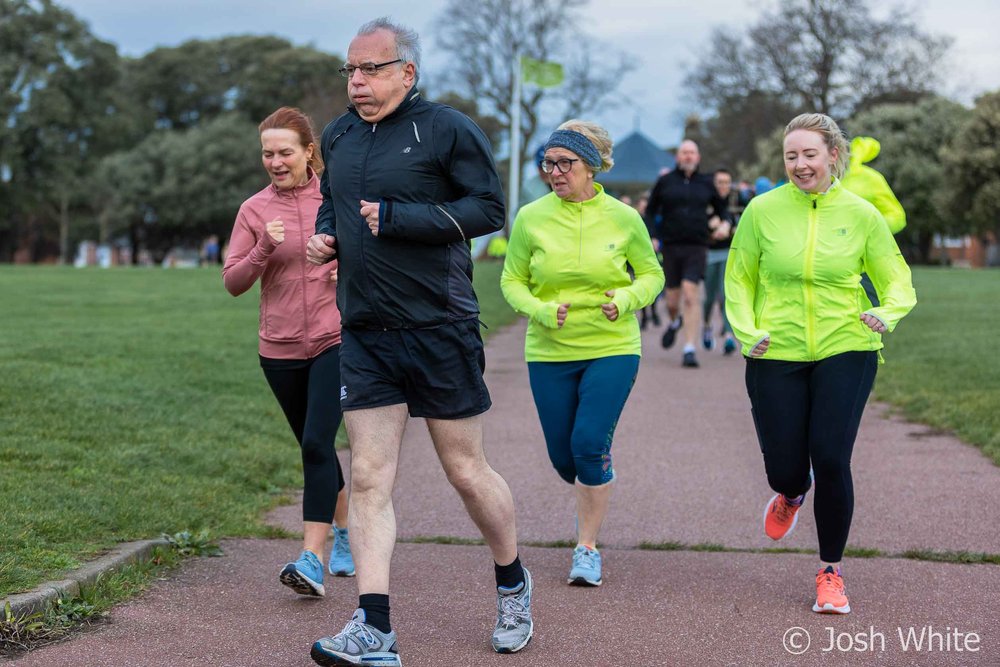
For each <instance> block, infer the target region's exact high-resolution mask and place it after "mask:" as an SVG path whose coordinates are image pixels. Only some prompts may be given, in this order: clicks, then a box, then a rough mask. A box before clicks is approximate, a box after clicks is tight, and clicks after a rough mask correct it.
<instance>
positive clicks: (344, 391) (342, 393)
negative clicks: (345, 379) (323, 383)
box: [340, 386, 347, 400]
mask: <svg viewBox="0 0 1000 667" xmlns="http://www.w3.org/2000/svg"><path fill="white" fill-rule="evenodd" d="M345 398H347V387H346V386H344V387H341V388H340V400H344V399H345Z"/></svg>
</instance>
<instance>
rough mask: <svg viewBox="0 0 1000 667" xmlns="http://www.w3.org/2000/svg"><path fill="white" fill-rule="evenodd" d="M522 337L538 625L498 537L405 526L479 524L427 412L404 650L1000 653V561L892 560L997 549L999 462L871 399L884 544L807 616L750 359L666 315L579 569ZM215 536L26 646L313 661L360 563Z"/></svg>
mask: <svg viewBox="0 0 1000 667" xmlns="http://www.w3.org/2000/svg"><path fill="white" fill-rule="evenodd" d="M523 336H524V328H523V324H519V325H515V326H512V327H510V328H509V329H506V330H504V331H501V332H499V333H497V334H496V335H495V336H493V337H492V338H491V339H490V341H489V344H488V348H487V363H488V369H487V382H488V384H489V386H490V391H491V394H492V396H493V400H494V407H493V409H492V410H491V411H490V413H488V415H487V417H486V448H487V455H488V458H489V460H490V462H491V463H492V464H493V465H494V467H495V468H496V469H497V470H498V471H499V472H500V473H501V474H502V475H503V476H504V477H505V479H506V480H507V481H508V483H509V484H510V487H511V489H512V492H513V494H514V498H515V504H516V507H517V523H518V533H519V538H520V540H521V542H522V543H523V544H526V545H528V546H524V547H523V548H522V559H523V561H524V563H525V564H526V565H527V567H528V568H529V569H531V570H532V573H533V575H534V577H535V580H536V584H537V590H536V597H535V609H534V611H535V619H536V635H535V638H534V639H533V641H532V643H531V644H530V645H529V647H528V648H526V649H525V650H524V651H523V652H521V653H519V654H516V655H511V656H499V655H496V654H494V653H493V652H492V651H491V650H490V648H489V643H488V641H489V634H490V631H491V629H492V623H493V619H494V617H495V606H494V604H495V603H494V589H493V581H492V569H491V562H490V558H489V552H488V550H487V549H486V548H485V547H483V546H465V545H453V544H443V543H414V542H413V541H414V540H417V539H418V538H419V539H422V540H427V539H430V540H436V541H437V542H444V541H446V540H447V538H477V537H478V533H477V531H476V529H475V527H474V526H473V525H472V523H471V521H469V519H468V517H467V516H466V514H465V512H464V510H463V508H462V505H461V503H460V501H459V499H458V496H457V495H456V494H455V493H454V491H453V490H452V489H451V488H450V487H449V486H448V484H447V482H446V480H445V477H444V475H443V473H442V472H441V470H440V466H439V464H438V463H437V461H436V458H435V455H434V452H433V448H432V446H431V443H430V439H429V437H428V434H427V430H426V427H425V426H424V425H423V424H422V423H421V422H419V421H411V423H410V424H409V426H408V428H407V433H406V437H405V440H404V446H403V453H402V458H401V463H400V473H399V478H398V482H397V488H396V492H395V494H394V499H395V507H396V512H397V517H398V526H399V537H400V539H401V543H400V544H398V545H397V548H396V553H395V557H394V560H393V574H392V577H393V580H392V587H393V590H392V609H393V612H392V613H393V623H394V626H395V629H396V630H397V633H398V635H399V642H400V649H401V656H402V660H403V664H404V665H408V666H421V667H422V666H436V665H493V664H497V665H499V664H505V665H510V666H514V665H532V666H534V665H569V664H587V665H636V666H639V665H642V666H646V665H814V664H838V665H839V664H846V665H998V664H1000V614H998V612H997V610H998V609H1000V566H997V565H963V564H956V563H932V562H921V561H915V560H909V559H903V558H898V557H892V556H894V555H898V554H901V553H902V552H904V551H907V550H912V549H917V550H929V551H935V552H954V551H976V552H987V553H992V554H998V553H1000V522H998V518H997V510H998V509H1000V468H998V467H996V466H994V465H993V464H992V463H991V462H989V461H988V460H987V459H986V458H985V457H983V456H982V455H981V454H980V453H979V452H978V451H977V450H976V449H974V448H973V447H970V446H968V445H966V444H964V443H961V442H959V441H957V440H955V439H954V438H953V437H951V436H948V435H945V434H939V433H935V432H933V431H931V430H929V429H928V428H927V427H924V426H920V425H915V424H910V423H907V422H905V421H903V420H901V419H898V418H895V417H893V416H891V415H890V414H888V413H887V410H886V408H885V407H884V406H880V405H877V404H874V405H869V407H868V410H867V412H866V415H865V418H864V420H863V422H862V426H861V431H860V434H859V437H858V442H857V446H856V448H855V455H854V464H853V471H854V480H855V491H856V497H857V500H856V510H855V517H854V525H853V529H852V533H851V539H850V546H852V547H855V548H865V549H876V550H878V552H879V554H880V555H879V556H878V557H874V558H860V557H859V558H847V559H846V560H845V579H846V582H847V586H848V594H849V595H850V596H851V606H852V608H853V609H854V611H853V613H852V614H850V615H848V616H843V617H839V616H826V615H817V614H813V613H812V612H811V611H810V606H811V604H812V601H813V597H814V585H813V577H814V575H815V571H816V566H817V560H816V559H817V557H816V556H815V555H813V554H798V553H780V554H778V553H766V552H764V551H763V550H764V549H767V548H771V547H775V546H781V547H791V548H796V549H808V550H815V549H816V531H815V524H814V522H813V519H812V511H811V505H810V506H807V507H806V508H804V510H803V511H802V515H801V517H802V518H801V520H800V522H799V525H798V527H797V528H796V531H795V533H793V535H791V536H790V537H789V538H788V539H787V540H783V541H782V542H781V543H780V544H775V543H774V542H771V541H770V540H768V539H767V538H766V537H765V536H763V533H762V527H761V516H762V513H763V507H764V504H765V502H766V500H767V498H768V497H769V495H770V491H769V489H768V487H767V483H766V480H765V478H764V470H763V464H762V461H761V456H760V451H759V448H758V447H757V443H756V438H755V435H754V430H753V424H752V422H751V418H750V414H749V403H748V401H747V398H746V393H745V389H744V386H743V375H742V374H743V366H744V362H743V361H742V360H741V359H740V358H738V357H724V356H723V355H722V354H721V353H720V352H717V351H713V352H704V351H700V352H699V357H700V359H701V362H702V367H701V368H699V369H686V368H682V367H681V365H680V350H679V349H671V350H662V349H661V348H659V345H658V342H659V331H656V330H652V331H649V332H647V333H646V334H645V336H646V338H645V340H644V357H643V362H642V365H641V367H640V371H639V378H638V381H637V383H636V386H635V389H634V390H633V394H632V397H631V399H630V401H629V404H628V406H627V407H626V410H625V413H624V415H623V416H622V419H621V421H620V423H619V427H618V432H617V435H616V439H615V445H614V448H613V450H612V453H613V455H614V457H615V458H614V460H615V469H616V471H617V475H618V481H617V483H616V484H617V486H616V489H615V495H614V498H613V500H612V507H611V511H610V513H609V516H608V519H607V522H606V525H605V529H604V531H603V533H602V553H603V555H604V559H605V583H604V585H603V586H602V587H601V588H598V589H582V588H576V587H570V586H567V585H566V583H565V577H566V572H567V571H568V568H569V558H570V552H569V549H568V548H565V547H554V546H551V543H552V542H556V541H564V540H570V539H572V538H573V518H574V514H573V496H572V489H571V488H570V487H569V485H567V484H565V483H563V482H562V481H560V479H559V478H558V476H557V475H556V474H555V472H554V471H553V470H552V469H551V466H550V465H549V463H548V460H547V457H546V454H545V447H544V444H543V441H542V437H541V430H540V427H539V425H538V419H537V417H536V414H535V410H534V404H533V403H532V399H531V393H530V390H529V388H528V380H527V372H526V368H525V364H524V360H523V354H522V345H523ZM889 363H891V358H890V359H889ZM341 455H342V456H343V457H344V458H343V460H344V461H345V462H346V461H347V453H346V452H341ZM807 502H808V501H807ZM300 512H301V508H300V507H299V506H297V505H290V506H287V507H284V508H281V509H279V510H277V511H275V512H274V513H272V514H271V515H270V516H269V520H270V521H272V522H274V523H276V524H278V525H281V526H284V527H286V528H287V529H288V530H290V531H292V532H299V531H300V530H301V519H300V517H301V514H300ZM531 545H534V546H531ZM656 545H660V546H666V547H669V549H670V550H654V549H653V548H652V547H653V546H656ZM223 547H224V550H225V556H224V557H221V558H204V559H196V560H193V561H191V562H189V563H187V564H185V565H184V566H183V567H182V568H181V569H180V570H179V571H178V572H177V573H175V574H173V575H171V576H170V577H169V578H168V579H166V580H165V581H162V582H158V583H157V584H156V585H155V586H153V588H152V589H151V590H150V591H149V592H148V593H147V594H145V595H143V596H142V597H140V598H139V599H136V600H134V601H132V602H130V603H127V604H124V605H121V606H119V607H118V608H116V609H115V610H113V611H112V613H111V614H110V617H109V620H108V622H107V623H105V624H101V625H98V626H97V627H95V628H93V629H91V630H88V631H87V632H85V633H83V634H80V635H77V636H75V637H74V638H72V639H70V640H68V641H65V642H62V643H60V644H57V645H53V646H49V647H46V648H42V649H38V650H36V651H33V652H32V653H30V654H27V655H24V656H21V657H19V658H18V659H16V660H15V661H14V663H16V664H18V665H25V666H29V665H45V666H60V665H74V666H78V665H93V666H95V667H96V666H99V665H109V666H110V665H115V666H119V665H275V666H278V665H302V666H305V665H310V664H313V663H312V662H311V660H310V659H309V657H308V652H309V646H310V644H311V642H312V641H313V640H315V639H316V638H318V637H320V636H323V635H327V634H333V633H335V632H336V631H338V630H339V629H340V627H342V625H343V624H344V623H345V622H346V620H347V619H348V618H349V617H350V614H351V612H352V611H353V609H354V606H355V605H356V600H357V597H356V595H357V591H356V587H355V582H354V580H353V579H336V580H333V581H329V580H328V581H327V590H328V593H327V597H326V598H324V599H321V600H315V599H302V598H299V597H297V596H295V595H294V594H292V593H291V592H290V591H289V590H287V589H285V588H284V587H282V586H281V585H280V584H279V583H278V581H277V572H278V570H279V569H280V567H281V565H282V564H283V563H284V562H285V561H287V560H289V559H291V558H293V557H294V556H295V555H296V553H297V551H298V549H299V543H298V542H297V541H296V540H232V541H226V542H224V544H223ZM806 634H808V645H807V641H806ZM918 640H920V646H919V650H918ZM800 651H801V653H799V652H800Z"/></svg>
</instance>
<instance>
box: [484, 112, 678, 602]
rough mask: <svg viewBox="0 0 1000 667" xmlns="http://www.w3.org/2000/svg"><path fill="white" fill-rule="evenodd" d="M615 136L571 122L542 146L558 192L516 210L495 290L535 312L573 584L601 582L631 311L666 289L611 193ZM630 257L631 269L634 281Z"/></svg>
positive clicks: (531, 334)
mask: <svg viewBox="0 0 1000 667" xmlns="http://www.w3.org/2000/svg"><path fill="white" fill-rule="evenodd" d="M611 148H612V143H611V137H609V136H608V133H607V132H606V131H605V130H604V129H603V128H601V127H600V126H598V125H596V124H594V123H589V122H585V121H577V120H574V121H567V122H566V123H563V124H562V125H561V126H560V127H559V129H558V130H556V131H555V132H553V133H552V136H550V137H549V140H548V141H547V142H546V145H545V158H544V160H543V161H542V164H541V167H542V170H543V171H544V172H545V173H547V174H549V181H550V184H551V185H552V189H553V192H551V193H549V194H548V195H546V196H544V197H542V198H541V199H538V200H536V201H534V202H532V203H531V204H528V205H527V206H525V207H524V208H522V209H521V211H520V212H519V213H518V214H517V218H516V219H515V221H514V229H513V232H512V234H511V238H510V244H509V245H508V246H507V257H506V260H505V262H504V269H503V275H502V277H501V278H500V286H501V288H502V289H503V294H504V297H505V298H506V299H507V301H508V302H509V303H510V305H511V306H512V307H513V308H514V309H515V310H516V311H518V312H519V313H522V314H524V315H527V316H528V317H529V318H530V323H529V324H528V333H527V336H526V339H525V349H524V356H525V359H526V360H527V362H528V374H529V377H530V380H531V393H532V395H533V396H534V399H535V407H536V408H537V409H538V418H539V421H540V422H541V424H542V432H543V433H544V435H545V444H546V446H547V448H548V453H549V459H550V460H551V462H552V465H553V467H554V468H555V469H556V472H558V473H559V476H560V477H562V479H563V480H564V481H566V482H568V483H569V484H573V485H574V488H575V493H576V506H577V521H578V523H577V546H576V548H575V549H574V550H573V559H572V566H571V568H570V573H569V578H568V582H569V583H571V584H578V585H585V586H600V585H601V583H602V581H603V577H602V560H601V554H600V553H599V552H598V551H597V537H598V532H599V531H600V528H601V524H602V523H603V522H604V517H605V515H606V514H607V509H608V501H609V500H610V497H611V487H612V482H614V479H615V472H614V468H613V467H612V464H611V442H612V439H613V438H614V432H615V426H616V424H617V423H618V417H619V416H620V415H621V412H622V409H623V408H624V407H625V401H626V400H627V399H628V395H629V393H630V392H631V390H632V385H633V383H634V382H635V377H636V373H637V372H638V370H639V355H640V352H641V340H640V338H639V322H638V320H637V319H636V317H635V316H634V315H633V313H634V311H636V310H639V309H640V308H642V307H644V306H647V305H649V304H650V303H652V302H653V299H655V298H656V295H657V294H659V293H660V291H661V290H662V289H663V269H662V268H660V264H659V262H658V261H657V260H656V255H655V253H654V252H653V245H652V242H651V241H650V240H649V233H648V232H647V231H646V226H645V224H644V223H643V221H642V218H641V217H640V216H639V214H638V213H637V212H636V211H635V209H633V208H632V207H631V206H628V205H626V204H623V203H622V202H620V201H618V200H617V199H615V198H614V197H611V196H609V195H607V194H605V192H604V189H603V188H602V187H601V185H600V184H599V183H595V182H594V174H595V173H596V172H599V171H607V170H608V169H610V168H611V165H612V164H613V162H612V159H611ZM626 264H631V265H632V267H633V269H634V270H635V280H634V281H633V280H632V279H631V278H630V277H629V274H628V271H627V269H626Z"/></svg>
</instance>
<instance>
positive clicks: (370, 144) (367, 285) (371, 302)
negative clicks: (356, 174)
mask: <svg viewBox="0 0 1000 667" xmlns="http://www.w3.org/2000/svg"><path fill="white" fill-rule="evenodd" d="M376 127H378V123H373V124H372V136H371V140H370V141H369V142H368V151H367V152H366V153H365V159H364V161H363V162H362V163H361V198H362V199H364V198H365V197H367V196H368V190H367V189H366V188H365V182H366V180H367V174H368V156H369V155H371V152H372V149H373V148H375V128H376ZM366 201H367V200H366ZM367 226H368V225H367V224H365V227H367ZM369 233H370V232H369ZM365 240H366V238H365V230H361V266H362V268H363V269H364V271H365V292H367V293H368V303H369V305H370V306H371V309H372V311H373V312H374V313H375V317H377V318H378V321H379V324H381V325H382V331H388V330H389V327H387V326H385V320H384V319H383V318H382V313H381V312H380V311H379V309H378V306H377V305H376V303H377V302H376V301H375V299H374V297H373V296H372V281H371V278H370V277H369V274H368V261H367V258H366V256H365Z"/></svg>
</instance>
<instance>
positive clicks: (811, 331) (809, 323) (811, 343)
mask: <svg viewBox="0 0 1000 667" xmlns="http://www.w3.org/2000/svg"><path fill="white" fill-rule="evenodd" d="M818 217H819V215H818V214H817V212H816V200H815V199H813V200H812V206H811V207H810V209H809V231H808V234H807V236H806V257H805V266H804V267H803V268H802V277H803V279H804V280H803V282H804V284H805V299H806V321H805V326H806V352H807V354H808V356H809V360H810V361H812V360H813V359H815V358H816V322H815V320H816V304H815V302H814V295H813V272H814V267H813V262H814V261H815V259H816V231H817V226H818Z"/></svg>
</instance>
